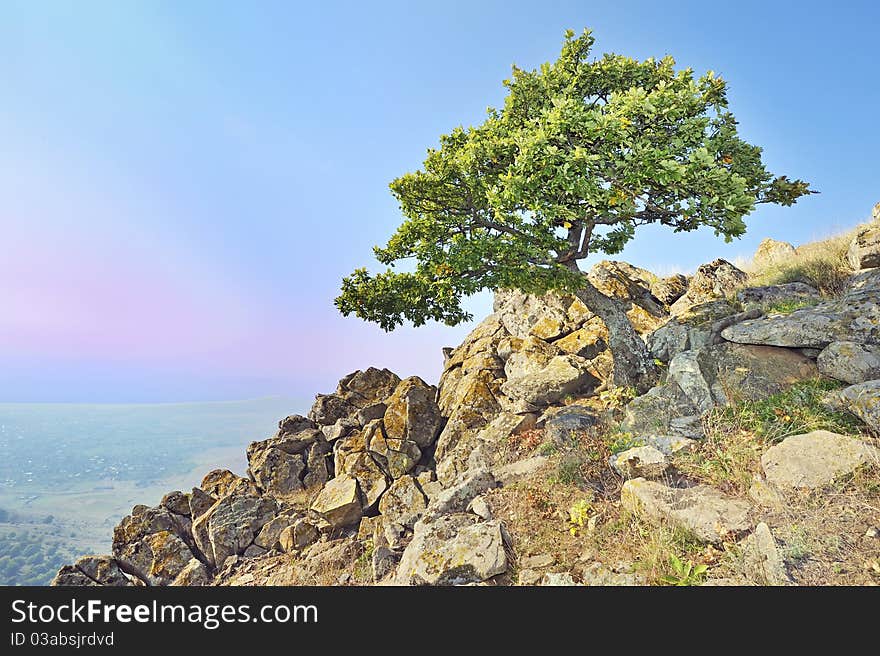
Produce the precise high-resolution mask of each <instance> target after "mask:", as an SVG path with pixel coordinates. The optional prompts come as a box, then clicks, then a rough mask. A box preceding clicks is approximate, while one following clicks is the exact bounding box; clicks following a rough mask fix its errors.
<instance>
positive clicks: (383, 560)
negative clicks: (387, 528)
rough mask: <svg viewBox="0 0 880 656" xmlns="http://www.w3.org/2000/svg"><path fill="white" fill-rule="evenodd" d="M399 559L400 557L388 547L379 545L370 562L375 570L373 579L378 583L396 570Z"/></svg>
mask: <svg viewBox="0 0 880 656" xmlns="http://www.w3.org/2000/svg"><path fill="white" fill-rule="evenodd" d="M399 560H400V557H399V556H398V555H397V554H396V553H394V552H393V551H392V550H391V549H389V548H388V547H377V548H376V549H374V550H373V557H372V559H371V563H370V565H371V567H372V570H373V581H374V582H377V583H378V582H379V581H381V580H382V579H384V578H385V577H386V576H388V575H389V574H391V573H392V572H394V569H395V567H397V563H398V561H399Z"/></svg>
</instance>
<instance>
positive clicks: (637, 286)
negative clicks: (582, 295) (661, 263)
mask: <svg viewBox="0 0 880 656" xmlns="http://www.w3.org/2000/svg"><path fill="white" fill-rule="evenodd" d="M587 277H588V278H589V280H590V282H591V283H593V285H594V286H595V287H596V289H598V290H599V291H600V292H602V293H603V294H605V295H606V296H611V297H612V298H614V299H616V300H618V301H620V302H622V303H627V302H628V303H629V306H630V307H629V309H628V310H627V311H626V316H627V317H628V318H629V320H630V323H632V325H633V328H635V329H636V332H638V333H648V332H651V331H652V330H654V329H655V328H657V326H659V325H660V324H661V323H662V322H663V321H664V320H665V318H666V316H667V314H668V313H667V311H666V308H665V307H664V306H663V305H662V304H661V303H659V302H658V301H657V299H656V298H654V295H653V294H652V293H651V285H652V284H654V283H656V282H657V281H658V279H657V276H655V275H654V274H653V273H651V272H650V271H646V270H644V269H640V268H638V267H635V266H633V265H631V264H628V263H626V262H616V261H609V260H603V261H601V262H598V263H597V264H595V265H594V266H593V268H592V269H590V273H589V274H588V275H587Z"/></svg>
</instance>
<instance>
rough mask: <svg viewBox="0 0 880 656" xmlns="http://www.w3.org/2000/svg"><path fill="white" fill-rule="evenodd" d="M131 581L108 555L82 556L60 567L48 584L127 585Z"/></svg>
mask: <svg viewBox="0 0 880 656" xmlns="http://www.w3.org/2000/svg"><path fill="white" fill-rule="evenodd" d="M131 584H132V583H131V581H130V580H129V579H128V577H127V576H125V574H124V573H123V571H122V570H121V569H120V568H119V565H118V563H117V562H116V560H115V559H113V558H111V557H110V556H83V557H82V558H80V559H78V560H77V561H76V562H75V563H74V564H73V565H65V566H64V567H62V568H61V569H60V570H59V571H58V574H56V575H55V578H53V579H52V582H51V583H50V584H49V585H52V586H61V585H106V586H127V585H131Z"/></svg>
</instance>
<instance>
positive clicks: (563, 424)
mask: <svg viewBox="0 0 880 656" xmlns="http://www.w3.org/2000/svg"><path fill="white" fill-rule="evenodd" d="M548 415H549V416H548ZM542 419H543V420H544V439H545V440H548V441H552V442H553V443H554V444H559V445H561V444H564V443H566V442H570V441H571V440H572V436H573V435H575V436H577V435H583V434H585V433H589V432H591V431H594V430H595V429H596V427H597V426H598V425H599V423H600V422H599V418H598V417H597V416H596V414H595V411H594V410H591V409H590V408H587V407H585V406H582V405H569V406H564V407H562V408H558V409H556V408H554V409H553V410H552V411H548V412H546V413H544V415H543V416H542Z"/></svg>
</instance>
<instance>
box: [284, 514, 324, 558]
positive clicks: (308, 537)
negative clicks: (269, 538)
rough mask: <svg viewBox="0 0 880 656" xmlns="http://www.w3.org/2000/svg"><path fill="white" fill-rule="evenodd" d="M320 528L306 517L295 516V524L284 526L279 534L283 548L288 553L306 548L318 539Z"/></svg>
mask: <svg viewBox="0 0 880 656" xmlns="http://www.w3.org/2000/svg"><path fill="white" fill-rule="evenodd" d="M320 535H321V534H320V533H319V532H318V528H317V527H316V526H315V525H314V524H313V523H312V522H310V521H309V520H307V519H306V518H305V517H297V518H295V520H294V522H293V524H291V525H290V526H287V527H285V528H284V530H283V531H281V533H280V534H279V536H278V544H279V546H280V547H281V550H282V551H284V552H287V553H290V552H293V551H299V550H301V549H305V548H306V547H308V546H309V545H311V544H314V543H315V542H317V541H318V538H319V537H320Z"/></svg>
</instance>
